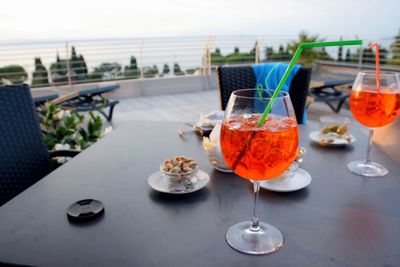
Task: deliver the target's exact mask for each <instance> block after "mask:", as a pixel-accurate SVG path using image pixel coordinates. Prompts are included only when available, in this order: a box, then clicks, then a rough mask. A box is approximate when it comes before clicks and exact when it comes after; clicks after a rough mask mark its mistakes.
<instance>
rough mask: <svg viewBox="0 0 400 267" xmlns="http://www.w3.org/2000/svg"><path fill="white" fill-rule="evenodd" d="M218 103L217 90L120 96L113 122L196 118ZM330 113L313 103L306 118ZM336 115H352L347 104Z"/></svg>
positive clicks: (212, 108) (316, 118) (117, 124)
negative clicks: (130, 96) (133, 96)
mask: <svg viewBox="0 0 400 267" xmlns="http://www.w3.org/2000/svg"><path fill="white" fill-rule="evenodd" d="M219 107H220V104H219V94H218V91H217V90H210V91H202V92H195V93H182V94H170V95H158V96H151V97H148V96H147V97H137V98H130V99H123V100H121V101H120V104H119V105H117V106H116V108H115V111H114V118H113V126H115V127H118V126H119V125H123V124H125V123H129V122H131V121H141V120H147V121H178V122H179V121H180V122H196V121H197V120H199V118H200V115H206V114H208V113H210V112H211V111H214V110H218V109H219ZM332 114H334V113H333V112H332V111H331V110H330V109H329V107H328V106H327V105H326V104H324V103H312V104H311V106H310V107H309V109H308V112H307V118H308V120H312V121H318V118H319V117H320V116H323V115H332ZM339 115H341V116H347V117H350V118H352V116H351V113H350V111H349V110H348V109H347V108H346V107H343V108H342V110H341V111H340V114H339Z"/></svg>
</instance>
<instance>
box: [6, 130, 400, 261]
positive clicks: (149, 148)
mask: <svg viewBox="0 0 400 267" xmlns="http://www.w3.org/2000/svg"><path fill="white" fill-rule="evenodd" d="M179 126H180V125H179V124H178V123H158V122H157V123H155V122H135V123H132V124H131V125H130V126H129V127H120V128H118V129H117V130H115V131H114V132H113V133H112V134H110V135H109V136H107V137H106V138H104V139H102V140H100V141H99V142H98V143H97V144H95V145H93V146H92V147H90V148H89V149H87V150H85V151H84V152H82V153H81V154H79V155H78V156H77V157H75V158H74V159H73V160H71V161H70V162H68V163H67V164H66V165H64V166H62V167H61V168H59V169H57V170H56V171H55V172H53V173H51V174H50V175H48V176H47V177H45V178H44V179H42V180H41V181H40V182H38V183H37V184H35V185H33V186H32V187H31V188H29V189H28V190H26V191H25V192H23V193H22V194H21V195H19V196H17V197H16V198H14V199H12V200H11V201H10V202H8V203H7V204H5V205H4V206H3V207H1V208H0V261H3V262H12V263H19V264H28V265H37V266H185V267H186V266H387V267H388V266H400V204H399V203H400V177H399V174H400V168H399V166H397V165H396V163H395V162H394V161H392V160H391V159H390V158H388V157H387V156H386V155H385V154H384V153H383V152H382V151H381V150H379V149H378V148H374V149H373V152H372V156H373V159H374V160H376V161H377V162H380V163H383V164H384V165H385V166H386V167H387V168H388V169H389V175H387V176H386V177H384V178H378V179H376V178H375V179H373V178H372V179H371V178H364V177H360V176H356V175H353V174H351V173H350V172H349V171H347V169H346V163H347V162H349V161H351V160H355V159H361V158H363V157H364V153H365V149H366V145H367V138H366V136H365V135H364V134H362V133H361V132H360V131H359V130H357V129H356V128H357V127H353V134H354V135H355V136H356V138H357V142H356V143H355V144H354V146H349V147H347V148H335V149H327V148H321V147H319V146H315V145H313V144H311V143H310V141H309V139H308V133H309V132H310V131H312V130H314V129H315V125H313V124H312V123H309V124H308V125H307V126H302V127H301V128H300V133H301V144H302V145H304V146H305V147H306V148H307V150H308V153H307V154H306V155H305V161H304V163H303V164H302V167H303V168H304V169H306V170H308V171H309V172H310V173H311V175H312V177H313V180H312V183H311V184H310V185H309V186H308V187H307V188H305V189H303V190H300V191H297V192H293V193H274V192H269V191H265V190H263V191H262V192H261V195H260V206H259V208H260V209H259V212H260V217H261V219H262V220H263V221H266V222H269V223H271V224H273V225H275V226H277V227H278V228H279V229H280V230H281V231H282V233H283V235H284V237H285V245H284V247H283V248H282V249H281V250H280V251H278V252H277V253H274V254H270V255H266V256H249V255H245V254H241V253H239V252H237V251H235V250H233V249H232V248H230V247H229V246H228V245H227V243H226V242H225V231H226V230H227V229H228V227H229V226H231V225H232V224H235V223H237V222H239V221H242V220H247V219H249V218H250V214H251V208H252V194H251V186H250V183H249V182H248V181H246V180H244V179H241V178H239V177H237V176H235V175H233V174H224V173H220V172H218V171H214V170H213V168H212V167H211V166H210V165H209V163H208V161H207V158H206V155H205V153H204V152H203V150H202V148H201V143H200V139H199V138H198V137H197V136H195V135H194V134H193V135H190V134H189V135H186V137H187V139H185V140H182V139H180V138H179V137H178V135H177V129H178V127H179ZM176 154H182V155H186V156H191V157H194V158H196V159H197V160H198V162H199V166H200V169H202V170H204V171H205V172H207V173H209V174H210V177H211V181H210V183H209V185H208V186H207V188H204V189H203V190H201V191H198V192H196V193H193V194H188V195H167V194H161V193H158V192H155V191H153V190H152V189H150V188H149V186H148V185H147V177H148V176H149V175H150V174H151V173H153V172H155V171H157V169H158V166H159V164H160V163H161V162H162V160H164V159H165V158H168V157H171V156H173V155H176ZM83 198H96V199H100V200H101V201H103V203H104V205H105V214H104V216H103V217H102V218H100V219H99V220H98V221H95V222H91V223H88V224H83V225H75V224H71V223H69V222H68V220H67V217H66V214H65V210H66V208H67V207H68V206H69V205H70V204H71V203H72V202H74V201H76V200H79V199H83Z"/></svg>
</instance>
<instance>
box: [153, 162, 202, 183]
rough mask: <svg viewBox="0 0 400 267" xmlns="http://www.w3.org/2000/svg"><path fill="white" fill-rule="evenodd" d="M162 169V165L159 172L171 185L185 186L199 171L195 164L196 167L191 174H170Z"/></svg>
mask: <svg viewBox="0 0 400 267" xmlns="http://www.w3.org/2000/svg"><path fill="white" fill-rule="evenodd" d="M162 167H163V164H161V165H160V172H161V173H162V174H163V175H164V176H165V177H166V178H167V179H168V180H169V182H171V183H173V184H185V183H188V182H190V181H191V179H192V178H193V176H194V175H195V174H196V173H197V171H198V169H199V165H198V164H196V167H195V168H194V169H193V170H192V171H191V172H179V173H170V172H167V171H164V170H163V169H162Z"/></svg>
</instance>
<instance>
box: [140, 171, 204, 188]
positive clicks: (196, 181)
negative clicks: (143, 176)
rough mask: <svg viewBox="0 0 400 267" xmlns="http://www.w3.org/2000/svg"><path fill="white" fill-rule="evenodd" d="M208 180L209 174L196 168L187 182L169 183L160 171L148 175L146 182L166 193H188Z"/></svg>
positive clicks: (202, 185) (201, 186)
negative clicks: (195, 171)
mask: <svg viewBox="0 0 400 267" xmlns="http://www.w3.org/2000/svg"><path fill="white" fill-rule="evenodd" d="M209 181H210V176H208V174H207V173H205V172H204V171H202V170H198V171H197V173H196V174H195V175H194V176H193V177H192V179H191V182H190V183H188V184H171V183H170V182H169V181H168V179H167V177H165V175H164V174H162V173H161V172H159V171H158V172H155V173H153V174H152V175H150V176H149V178H148V179H147V182H148V183H149V185H150V187H151V188H153V189H154V190H156V191H158V192H162V193H168V194H188V193H193V192H196V191H198V190H200V189H202V188H203V187H205V186H206V185H207V184H208V182H209Z"/></svg>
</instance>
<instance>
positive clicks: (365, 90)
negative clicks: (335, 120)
mask: <svg viewBox="0 0 400 267" xmlns="http://www.w3.org/2000/svg"><path fill="white" fill-rule="evenodd" d="M350 110H351V113H352V114H353V116H354V118H355V119H356V120H357V121H358V122H359V123H361V124H363V125H365V126H367V127H369V128H370V129H369V137H368V138H369V141H368V146H367V154H366V157H365V160H356V161H352V162H350V163H349V164H347V168H348V169H349V170H350V171H351V172H352V173H355V174H357V175H361V176H366V177H381V176H384V175H386V174H387V173H388V170H387V169H386V168H385V166H383V165H381V164H379V163H376V162H373V161H371V158H370V152H371V148H372V143H373V134H374V129H375V128H378V127H382V126H385V125H388V124H389V123H391V122H393V121H394V120H395V119H396V118H397V117H398V115H399V114H400V80H399V75H398V74H397V73H380V72H379V71H378V70H377V72H376V73H371V72H360V73H358V74H357V78H356V80H355V81H354V84H353V88H352V89H351V93H350Z"/></svg>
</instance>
